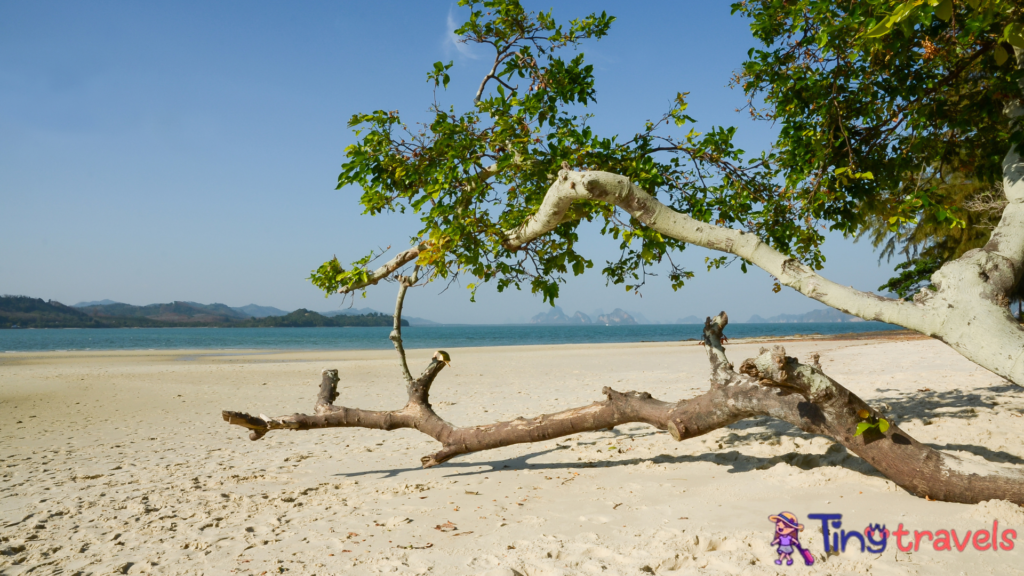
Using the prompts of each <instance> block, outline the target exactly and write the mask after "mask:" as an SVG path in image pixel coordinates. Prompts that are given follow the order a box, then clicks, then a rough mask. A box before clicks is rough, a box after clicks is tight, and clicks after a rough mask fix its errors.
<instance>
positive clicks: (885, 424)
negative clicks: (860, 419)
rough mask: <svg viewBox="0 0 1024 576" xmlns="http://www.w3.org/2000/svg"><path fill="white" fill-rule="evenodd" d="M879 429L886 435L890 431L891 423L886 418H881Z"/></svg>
mask: <svg viewBox="0 0 1024 576" xmlns="http://www.w3.org/2000/svg"><path fill="white" fill-rule="evenodd" d="M878 429H879V430H881V431H882V434H885V433H886V431H888V430H889V421H888V420H886V419H885V418H879V419H878Z"/></svg>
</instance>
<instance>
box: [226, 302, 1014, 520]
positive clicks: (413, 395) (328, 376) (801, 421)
mask: <svg viewBox="0 0 1024 576" xmlns="http://www.w3.org/2000/svg"><path fill="white" fill-rule="evenodd" d="M727 324H728V316H727V315H726V314H725V313H724V312H723V313H721V314H719V315H718V316H716V317H715V318H709V319H708V320H707V321H706V322H705V325H704V344H705V347H706V348H705V349H706V350H707V353H708V359H709V362H710V364H711V368H712V371H711V386H710V388H709V389H708V391H707V392H705V393H704V394H701V395H700V396H697V397H695V398H690V399H687V400H681V401H679V402H676V403H671V402H663V401H660V400H656V399H654V398H652V397H651V395H650V394H648V393H646V392H625V393H622V392H617V391H615V390H612V389H611V388H604V390H603V391H602V392H603V394H604V395H605V399H604V400H602V401H600V402H594V403H592V404H589V405H587V406H581V407H578V408H572V409H569V410H564V411H562V412H557V413H554V414H545V415H542V416H537V417H535V418H531V419H526V418H516V419H514V420H510V421H506V422H497V423H494V424H485V425H478V426H468V427H457V426H454V425H452V424H449V423H448V422H446V421H444V420H443V419H442V418H441V417H440V416H438V415H437V414H436V413H435V412H434V410H433V408H431V406H430V402H429V393H430V386H431V384H432V383H433V381H434V379H435V378H436V377H437V375H438V374H439V373H440V371H441V370H442V369H443V368H444V366H445V364H446V363H445V361H444V360H443V359H444V358H446V357H447V355H446V354H445V353H443V352H440V351H439V352H438V353H436V354H435V355H434V359H433V360H432V361H431V363H430V365H429V366H427V369H426V370H424V372H423V374H422V375H421V376H420V377H419V378H417V379H415V380H410V381H409V382H408V385H407V395H408V400H407V402H406V404H405V406H404V407H402V408H401V409H399V410H390V411H371V410H360V409H356V408H347V407H344V406H335V405H334V404H333V400H334V399H335V398H336V397H337V384H338V374H337V372H336V371H333V370H325V371H324V374H323V381H322V382H321V385H320V394H319V396H318V397H317V403H316V407H315V414H314V415H305V414H293V415H291V416H281V417H277V418H270V417H267V416H263V415H260V416H259V417H255V416H250V415H248V414H244V413H239V412H228V411H225V412H224V413H223V417H224V420H226V421H227V422H228V423H230V424H236V425H239V426H242V427H245V428H248V429H250V430H251V431H252V432H251V433H250V436H249V437H250V438H251V439H253V440H258V439H259V438H262V437H263V436H264V435H265V434H266V433H267V432H269V431H270V430H278V429H281V430H312V429H319V428H338V427H362V428H374V429H379V430H394V429H396V428H412V429H415V430H419V431H420V432H423V433H424V434H427V435H428V436H430V437H432V438H434V439H435V440H437V441H438V442H440V443H441V450H439V451H438V452H435V453H433V454H430V455H427V456H424V457H423V458H421V459H420V462H421V464H422V465H423V466H424V467H426V468H429V467H431V466H436V465H438V464H441V463H443V462H446V461H447V460H450V459H451V458H454V457H456V456H459V455H462V454H468V453H472V452H478V451H481V450H490V449H493V448H499V447H502V446H510V445H513V444H522V443H528V442H540V441H544V440H550V439H552V438H558V437H561V436H566V435H570V434H576V433H580V432H588V431H597V430H603V429H607V428H611V427H613V426H618V425H621V424H626V423H631V422H643V423H646V424H650V425H652V426H654V427H656V428H659V429H662V430H667V431H669V433H671V435H672V437H673V438H675V439H676V440H686V439H689V438H694V437H697V436H701V435H703V434H707V433H708V432H711V431H714V430H717V429H719V428H722V427H724V426H728V425H730V424H733V423H735V422H737V421H739V420H743V419H746V418H752V417H759V416H770V417H772V418H776V419H779V420H783V421H786V422H789V423H790V424H793V425H794V426H796V427H798V428H800V429H801V430H804V431H806V432H809V433H813V434H822V435H826V436H829V437H831V438H833V439H834V440H835V441H836V442H838V443H840V444H842V445H843V446H845V447H846V448H847V449H849V450H850V451H851V452H853V453H855V454H857V455H858V456H860V457H862V458H864V459H865V460H866V461H867V462H869V463H870V464H871V465H873V466H874V467H875V468H877V469H878V470H879V471H880V472H881V473H882V474H884V475H885V476H886V477H887V478H889V479H890V480H892V481H893V482H895V483H896V484H897V485H899V486H901V487H903V488H905V489H907V490H909V491H910V492H912V493H914V494H917V495H919V496H928V497H931V498H933V499H936V500H945V501H951V502H967V503H975V502H981V501H984V500H990V499H1005V500H1010V501H1011V502H1016V503H1018V504H1024V472H1022V471H1021V470H1019V469H1015V468H1007V467H1001V466H997V465H994V464H989V463H975V462H969V461H966V460H964V459H961V458H959V457H957V456H954V455H951V454H946V453H943V452H939V451H937V450H934V449H932V448H930V447H928V446H925V445H923V444H921V443H920V442H918V441H917V440H914V439H913V438H911V437H910V436H909V435H908V434H906V433H905V432H903V431H902V430H901V429H900V428H899V427H898V426H897V425H895V424H892V425H890V426H889V428H888V429H887V430H886V431H884V432H883V431H881V429H880V428H878V427H876V428H870V429H868V431H867V432H865V433H863V434H861V435H855V431H856V429H857V424H859V423H860V422H863V421H865V420H868V421H874V422H878V418H880V414H878V413H877V412H876V411H874V410H873V409H871V408H870V407H869V406H868V405H867V404H866V403H865V402H864V401H863V400H861V399H860V398H858V397H857V396H856V395H855V394H853V393H851V392H850V391H849V390H847V389H846V388H844V387H843V386H841V385H840V384H839V383H837V382H835V381H834V380H832V379H831V378H829V377H828V376H826V375H825V374H824V373H823V372H822V371H821V368H820V367H819V366H818V365H817V358H814V359H813V360H812V364H810V365H808V364H801V363H800V362H799V361H798V360H797V359H796V358H792V357H789V356H786V351H785V349H784V348H782V347H781V346H775V347H774V348H773V349H772V350H768V349H765V348H762V349H761V353H760V355H758V356H757V357H756V358H751V359H748V360H745V361H744V362H743V364H742V366H741V367H740V370H739V372H737V371H735V370H734V369H733V365H732V363H730V362H729V359H728V357H727V356H726V354H725V348H724V347H723V345H722V342H723V341H724V339H725V338H724V336H723V333H722V330H723V328H725V326H726V325H727ZM859 413H867V414H868V415H869V416H868V418H866V419H865V418H862V417H861V416H860V415H859Z"/></svg>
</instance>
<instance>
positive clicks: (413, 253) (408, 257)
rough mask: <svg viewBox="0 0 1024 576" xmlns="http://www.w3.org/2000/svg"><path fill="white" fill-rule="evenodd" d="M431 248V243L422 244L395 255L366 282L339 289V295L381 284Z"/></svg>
mask: <svg viewBox="0 0 1024 576" xmlns="http://www.w3.org/2000/svg"><path fill="white" fill-rule="evenodd" d="M429 246H430V243H429V242H421V243H420V244H419V245H417V246H416V247H414V248H409V249H408V250H403V251H402V252H399V253H398V254H396V255H395V257H394V258H392V259H391V260H388V261H387V262H385V263H384V265H383V266H381V267H380V268H377V269H376V270H374V271H373V272H371V273H370V276H369V277H368V278H367V279H366V280H365V281H363V282H358V283H355V284H351V285H348V286H342V287H341V288H338V294H348V293H349V292H355V291H356V290H359V289H360V288H365V287H367V286H372V285H374V284H376V283H378V282H380V281H381V280H383V279H385V278H387V277H388V276H390V275H392V274H394V273H395V271H397V270H398V269H399V268H401V267H402V266H405V265H406V264H408V263H409V262H412V261H413V260H416V258H418V257H419V255H420V252H422V251H424V250H426V249H427V247H429Z"/></svg>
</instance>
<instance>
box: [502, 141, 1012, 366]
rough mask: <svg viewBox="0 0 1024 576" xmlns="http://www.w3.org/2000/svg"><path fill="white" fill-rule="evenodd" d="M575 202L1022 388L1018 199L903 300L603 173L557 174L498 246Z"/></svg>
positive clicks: (544, 226)
mask: <svg viewBox="0 0 1024 576" xmlns="http://www.w3.org/2000/svg"><path fill="white" fill-rule="evenodd" d="M1015 158H1016V157H1015ZM1014 162H1015V163H1013V169H1012V170H1011V173H1012V177H1011V178H1010V179H1011V180H1012V182H1013V186H1014V187H1015V188H1014V189H1013V191H1010V190H1008V191H1007V194H1008V196H1009V195H1011V194H1019V195H1020V197H1024V181H1022V178H1024V164H1022V163H1021V161H1020V160H1019V159H1017V160H1015V161H1014ZM576 200H598V201H602V202H607V203H609V204H613V205H615V206H618V207H620V208H622V209H623V210H625V211H626V212H628V213H629V214H631V215H632V216H633V217H634V218H636V219H637V220H639V221H640V222H643V223H644V224H645V225H647V226H649V227H650V228H652V229H654V230H656V231H658V232H660V233H661V234H663V235H665V236H668V237H671V238H675V239H677V240H681V241H683V242H686V243H689V244H695V245H697V246H703V247H705V248H710V249H713V250H719V251H722V252H729V253H731V254H735V255H737V256H739V257H741V258H743V259H745V260H747V261H748V262H751V263H753V264H755V265H756V266H758V267H759V268H761V269H762V270H764V271H765V272H768V273H769V274H771V275H772V276H774V277H775V278H777V279H778V280H779V282H780V283H782V284H784V285H786V286H789V287H791V288H793V289H795V290H797V291H798V292H800V293H802V294H804V295H806V296H808V297H810V298H813V299H815V300H818V301H819V302H822V303H823V304H826V305H828V306H831V307H832V308H836V309H838V310H842V311H844V312H847V313H850V314H853V315H854V316H859V317H860V318H863V319H865V320H878V321H882V322H888V323H890V324H897V325H899V326H903V327H905V328H909V329H911V330H916V331H918V332H921V333H922V334H926V335H928V336H932V337H935V338H938V339H940V340H942V341H944V342H946V343H947V344H949V345H950V346H952V347H953V348H954V349H955V350H957V351H958V352H960V353H961V354H963V355H964V356H965V357H967V358H968V359H970V360H972V361H974V362H975V363H977V364H978V365H980V366H983V367H985V368H987V369H989V370H991V371H992V372H995V373H996V374H998V375H1000V376H1002V377H1004V378H1007V379H1009V380H1011V381H1013V382H1015V383H1017V384H1024V329H1022V328H1021V326H1020V324H1019V323H1018V322H1016V321H1015V320H1014V319H1013V317H1012V315H1011V314H1010V312H1009V308H1008V305H1009V300H1008V299H1007V297H1006V295H1007V294H1008V293H1009V291H1010V290H1011V289H1012V287H1013V286H1014V285H1015V284H1016V281H1017V280H1019V278H1020V269H1021V268H1022V266H1021V260H1013V259H1014V258H1018V259H1024V202H1020V201H1018V202H1016V203H1014V201H1013V200H1012V199H1011V201H1010V204H1011V205H1010V206H1008V207H1007V209H1006V210H1005V211H1004V218H1005V219H1006V221H1007V224H1006V225H1005V226H1003V225H1002V224H1001V225H1000V227H997V232H999V235H997V234H995V233H994V234H993V238H994V241H993V242H994V243H990V244H992V245H991V246H989V247H986V248H985V249H981V250H972V251H970V252H967V253H966V254H964V255H963V256H962V257H961V258H960V259H958V260H956V261H953V262H949V263H947V264H946V265H944V266H943V268H942V269H941V270H939V272H937V273H936V275H935V276H933V278H932V284H933V285H934V286H936V287H937V288H938V290H937V291H936V292H931V291H927V292H926V293H923V294H921V295H919V296H921V297H920V298H915V300H914V302H906V301H903V300H893V299H890V298H884V297H881V296H878V295H876V294H872V293H870V292H861V291H860V290H856V289H854V288H852V287H850V286H842V285H840V284H837V283H835V282H832V281H831V280H828V279H826V278H824V277H822V276H821V275H819V274H818V273H816V272H815V271H813V270H811V269H810V268H808V267H807V266H804V265H803V264H801V263H800V262H798V261H796V260H795V259H793V258H790V257H788V256H786V255H784V254H782V253H781V252H779V251H777V250H775V249H774V248H772V247H771V246H769V245H768V244H766V243H765V242H763V241H762V240H761V239H760V238H758V237H757V236H755V235H753V234H747V233H745V232H743V231H742V230H733V229H730V228H724V227H721V226H715V225H714V224H709V223H706V222H701V221H699V220H695V219H693V218H691V217H690V216H688V215H686V214H681V213H679V212H676V211H675V210H673V209H671V208H669V207H668V206H665V205H664V204H662V203H661V202H659V201H658V200H657V199H656V198H654V197H653V196H651V195H650V194H648V193H647V192H645V191H644V190H643V189H641V188H640V187H638V186H636V185H635V184H633V183H632V182H630V181H629V179H628V178H626V177H624V176H619V175H618V174H612V173H609V172H599V171H586V172H575V171H571V170H567V169H563V170H561V171H560V172H559V173H558V178H557V179H556V180H555V182H554V183H553V184H552V185H551V187H550V188H549V189H548V192H547V194H546V195H545V196H544V200H543V201H542V202H541V205H540V207H539V208H538V209H537V212H536V213H535V214H534V215H533V216H531V217H530V218H529V219H528V220H527V221H526V222H525V223H523V224H522V225H521V226H519V227H518V228H516V229H514V230H511V231H509V232H508V233H507V234H506V238H507V239H506V242H505V245H506V247H507V248H509V249H516V248H518V247H520V246H522V245H523V244H525V243H527V242H530V241H532V240H534V239H535V238H538V237H540V236H542V235H544V234H547V233H548V232H550V231H551V230H553V229H554V228H555V226H557V225H558V224H559V223H560V222H561V221H562V219H563V218H564V217H565V215H566V213H567V211H568V210H569V209H570V207H571V205H572V203H573V202H574V201H576ZM1011 208H1012V209H1011ZM1004 238H1008V239H1010V240H1009V241H1007V246H1010V245H1013V246H1017V247H1016V248H1014V249H1013V250H1012V251H1007V253H1005V254H1004V253H1003V252H1004V251H1006V250H1003V249H1001V248H999V246H998V245H999V243H1000V241H1001V240H1000V239H1004ZM997 248H998V249H997ZM1001 250H1002V251H1001ZM979 296H980V298H979Z"/></svg>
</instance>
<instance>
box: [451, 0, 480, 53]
mask: <svg viewBox="0 0 1024 576" xmlns="http://www.w3.org/2000/svg"><path fill="white" fill-rule="evenodd" d="M459 24H460V23H459V22H458V21H457V20H455V16H454V14H453V13H452V8H450V7H449V8H448V21H447V30H446V31H445V35H444V49H445V55H446V56H450V55H451V54H452V49H453V48H454V50H455V51H456V52H458V53H459V56H465V57H466V58H469V59H470V60H477V59H479V58H480V55H479V54H477V53H476V51H475V50H473V48H472V47H470V46H469V45H468V44H466V43H465V42H459V36H458V35H457V34H456V33H455V29H456V28H458V27H459Z"/></svg>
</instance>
